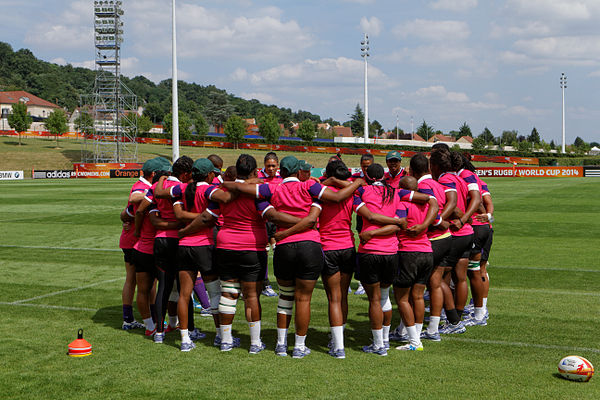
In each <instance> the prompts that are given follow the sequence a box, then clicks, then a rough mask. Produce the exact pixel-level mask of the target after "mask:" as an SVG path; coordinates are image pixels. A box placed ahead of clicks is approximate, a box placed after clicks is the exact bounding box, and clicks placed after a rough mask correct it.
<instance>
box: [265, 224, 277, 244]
mask: <svg viewBox="0 0 600 400" xmlns="http://www.w3.org/2000/svg"><path fill="white" fill-rule="evenodd" d="M265 226H266V228H267V237H268V238H269V240H271V238H272V237H273V236H275V233H276V232H277V225H275V224H274V223H272V222H270V221H267V222H266V224H265Z"/></svg>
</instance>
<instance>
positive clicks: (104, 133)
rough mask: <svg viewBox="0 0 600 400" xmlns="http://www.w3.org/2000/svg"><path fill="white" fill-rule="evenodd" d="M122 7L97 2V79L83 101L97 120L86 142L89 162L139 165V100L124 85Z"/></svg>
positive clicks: (95, 5) (95, 14)
mask: <svg viewBox="0 0 600 400" xmlns="http://www.w3.org/2000/svg"><path fill="white" fill-rule="evenodd" d="M122 4H123V2H122V1H105V0H102V1H94V53H95V55H96V59H95V70H96V78H95V81H94V89H93V93H91V94H88V95H84V96H82V97H81V103H82V106H85V107H88V108H90V114H91V116H92V118H93V120H94V126H93V130H92V132H93V134H92V136H91V137H88V136H87V135H86V136H85V140H84V149H83V152H82V161H85V162H95V163H102V162H135V161H137V142H136V141H135V139H136V136H137V118H136V117H137V112H138V107H137V96H136V95H135V94H134V93H133V92H132V91H131V90H130V89H129V88H128V87H127V86H125V84H124V83H123V82H122V81H121V54H120V53H121V44H122V43H123V22H122V21H121V18H122V16H123V13H124V11H123V8H122ZM82 109H83V107H82Z"/></svg>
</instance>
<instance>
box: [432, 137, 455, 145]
mask: <svg viewBox="0 0 600 400" xmlns="http://www.w3.org/2000/svg"><path fill="white" fill-rule="evenodd" d="M428 142H430V143H437V142H446V143H453V142H454V138H453V137H452V136H446V135H433V136H432V137H430V138H429V140H428Z"/></svg>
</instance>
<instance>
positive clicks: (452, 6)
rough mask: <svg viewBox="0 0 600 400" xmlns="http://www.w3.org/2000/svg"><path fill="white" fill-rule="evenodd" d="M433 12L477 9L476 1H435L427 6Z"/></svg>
mask: <svg viewBox="0 0 600 400" xmlns="http://www.w3.org/2000/svg"><path fill="white" fill-rule="evenodd" d="M429 7H431V8H432V9H434V10H448V11H467V10H470V9H471V8H475V7H477V0H437V1H434V2H433V3H430V4H429Z"/></svg>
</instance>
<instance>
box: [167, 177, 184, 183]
mask: <svg viewBox="0 0 600 400" xmlns="http://www.w3.org/2000/svg"><path fill="white" fill-rule="evenodd" d="M167 180H168V181H172V182H179V183H181V181H180V180H179V179H177V178H175V177H174V176H170V177H168V178H167Z"/></svg>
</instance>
